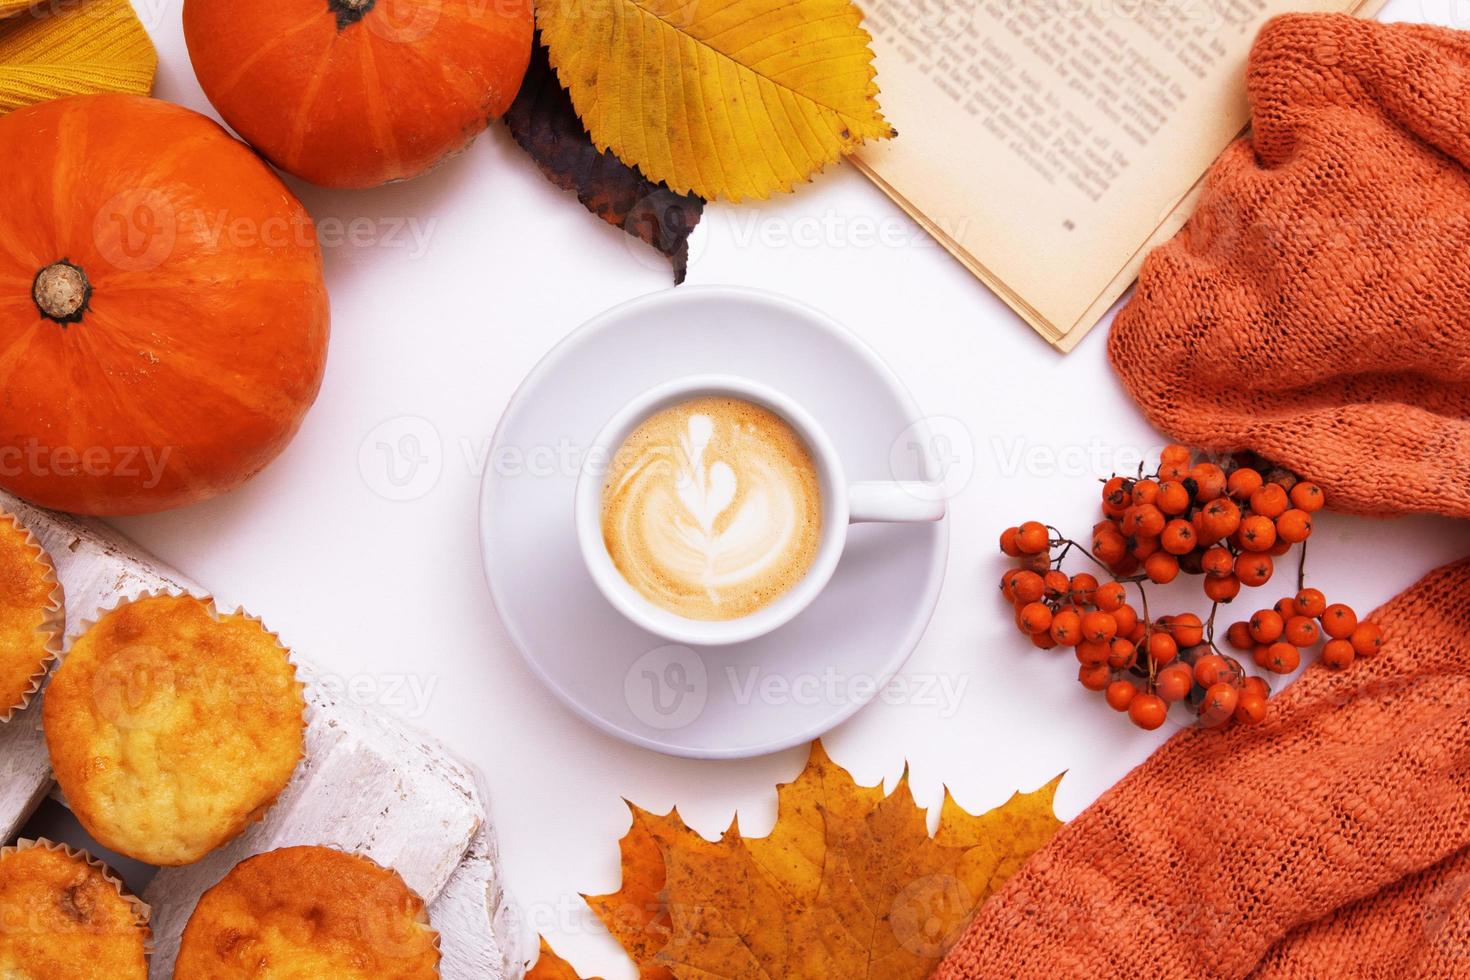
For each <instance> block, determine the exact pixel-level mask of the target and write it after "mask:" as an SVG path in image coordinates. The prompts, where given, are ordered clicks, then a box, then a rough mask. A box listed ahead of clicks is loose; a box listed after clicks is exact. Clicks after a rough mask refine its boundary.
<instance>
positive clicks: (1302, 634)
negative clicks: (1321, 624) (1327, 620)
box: [1281, 616, 1321, 647]
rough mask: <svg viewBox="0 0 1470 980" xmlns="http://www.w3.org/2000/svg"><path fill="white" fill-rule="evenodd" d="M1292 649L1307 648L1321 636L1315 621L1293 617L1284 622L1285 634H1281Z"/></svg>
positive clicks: (1304, 617)
mask: <svg viewBox="0 0 1470 980" xmlns="http://www.w3.org/2000/svg"><path fill="white" fill-rule="evenodd" d="M1281 635H1282V637H1283V638H1284V639H1285V640H1286V642H1287V643H1290V644H1291V645H1292V646H1294V647H1309V646H1311V645H1312V644H1313V643H1316V642H1317V640H1318V638H1319V637H1320V636H1321V630H1320V629H1318V628H1317V621H1316V620H1314V619H1308V618H1307V617H1306V616H1293V617H1291V618H1290V619H1288V620H1287V621H1286V632H1284V633H1282V634H1281Z"/></svg>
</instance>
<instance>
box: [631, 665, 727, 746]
mask: <svg viewBox="0 0 1470 980" xmlns="http://www.w3.org/2000/svg"><path fill="white" fill-rule="evenodd" d="M623 697H624V698H625V699H626V701H627V703H628V708H629V709H630V710H631V711H632V712H633V716H634V717H635V718H637V719H638V720H639V721H641V722H643V723H644V724H645V725H648V726H649V727H650V728H657V729H659V730H660V731H669V730H672V729H676V728H683V727H685V726H686V725H691V724H693V723H694V722H695V721H697V720H698V719H699V716H700V715H702V714H704V708H705V705H706V704H707V703H708V701H709V673H708V671H707V670H706V669H705V665H704V659H703V658H702V657H700V656H699V654H697V653H695V652H694V651H693V650H691V649H690V648H689V647H686V646H679V645H677V644H670V645H668V646H662V647H657V648H655V649H653V650H650V651H648V652H647V653H645V654H644V655H643V656H641V657H639V658H638V659H637V660H635V661H634V662H633V665H632V666H631V667H629V668H628V672H627V674H626V675H624V677H623Z"/></svg>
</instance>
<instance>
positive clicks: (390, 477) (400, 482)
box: [357, 415, 444, 501]
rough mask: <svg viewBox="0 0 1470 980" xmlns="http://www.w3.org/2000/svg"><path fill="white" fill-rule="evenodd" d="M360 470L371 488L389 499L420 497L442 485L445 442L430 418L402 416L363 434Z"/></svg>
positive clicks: (364, 480) (416, 498) (359, 455)
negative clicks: (440, 481) (440, 480)
mask: <svg viewBox="0 0 1470 980" xmlns="http://www.w3.org/2000/svg"><path fill="white" fill-rule="evenodd" d="M357 469H358V473H359V474H360V475H361V476H362V479H363V482H364V483H366V484H367V486H368V488H369V489H371V490H372V491H373V492H374V493H376V494H377V495H378V496H380V497H382V498H384V499H385V500H392V501H408V500H418V499H420V498H422V497H424V496H426V495H427V494H428V493H429V492H430V491H431V490H433V489H434V487H436V486H438V485H439V477H440V476H441V475H443V472H444V441H443V439H441V438H440V436H439V430H438V429H437V428H435V427H434V423H432V422H430V421H429V420H428V419H426V418H422V417H420V416H417V415H400V416H398V417H397V418H391V419H388V420H387V421H385V422H382V423H380V424H379V425H377V426H376V427H375V428H374V429H373V430H372V431H371V432H369V433H368V434H367V435H366V436H364V437H363V440H362V442H361V444H359V446H358V450H357Z"/></svg>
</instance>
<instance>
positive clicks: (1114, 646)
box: [1108, 636, 1138, 670]
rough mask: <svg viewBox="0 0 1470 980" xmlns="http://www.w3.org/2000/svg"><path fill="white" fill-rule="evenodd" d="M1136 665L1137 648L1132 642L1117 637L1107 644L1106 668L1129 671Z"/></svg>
mask: <svg viewBox="0 0 1470 980" xmlns="http://www.w3.org/2000/svg"><path fill="white" fill-rule="evenodd" d="M1136 663H1138V647H1136V646H1134V644H1133V641H1132V640H1125V639H1124V638H1123V637H1121V636H1120V637H1117V638H1116V639H1114V640H1113V642H1112V643H1110V644H1108V666H1109V667H1111V668H1112V669H1114V670H1129V669H1130V668H1132V667H1133V665H1134V664H1136Z"/></svg>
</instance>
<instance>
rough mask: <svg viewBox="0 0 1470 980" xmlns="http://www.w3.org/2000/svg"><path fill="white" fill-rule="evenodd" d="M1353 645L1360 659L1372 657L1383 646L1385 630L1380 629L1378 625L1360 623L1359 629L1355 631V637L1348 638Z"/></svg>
mask: <svg viewBox="0 0 1470 980" xmlns="http://www.w3.org/2000/svg"><path fill="white" fill-rule="evenodd" d="M1348 642H1350V643H1352V645H1353V651H1354V652H1355V653H1357V655H1358V656H1360V657H1371V656H1373V654H1375V653H1377V652H1378V648H1379V647H1381V646H1383V630H1381V629H1379V628H1378V624H1377V623H1359V624H1358V628H1357V629H1355V630H1353V635H1352V636H1350V637H1348Z"/></svg>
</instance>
